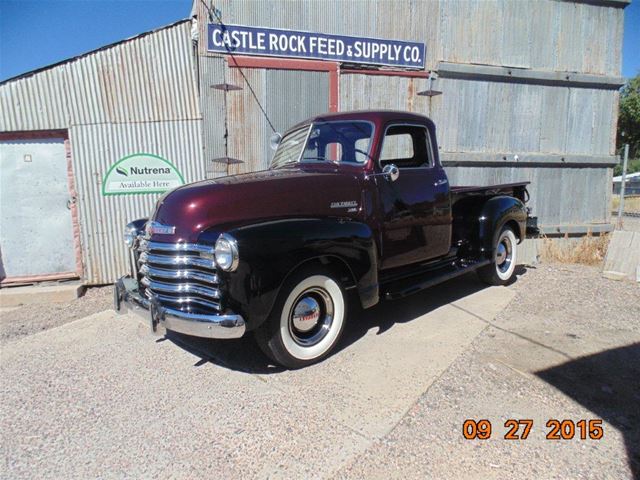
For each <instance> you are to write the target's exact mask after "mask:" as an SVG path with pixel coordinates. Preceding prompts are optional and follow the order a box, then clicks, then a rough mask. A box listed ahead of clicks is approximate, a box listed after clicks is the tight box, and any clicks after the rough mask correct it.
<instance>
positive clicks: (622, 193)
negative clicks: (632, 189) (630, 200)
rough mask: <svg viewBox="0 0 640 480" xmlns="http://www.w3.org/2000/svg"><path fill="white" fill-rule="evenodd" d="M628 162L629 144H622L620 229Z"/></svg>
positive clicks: (620, 226)
mask: <svg viewBox="0 0 640 480" xmlns="http://www.w3.org/2000/svg"><path fill="white" fill-rule="evenodd" d="M628 162H629V144H628V143H625V145H624V160H623V161H622V178H621V182H620V204H619V205H618V228H619V229H622V217H623V215H624V187H625V183H626V181H627V163H628Z"/></svg>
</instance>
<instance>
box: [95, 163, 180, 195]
mask: <svg viewBox="0 0 640 480" xmlns="http://www.w3.org/2000/svg"><path fill="white" fill-rule="evenodd" d="M180 185H184V178H183V177H182V174H181V173H180V172H179V171H178V169H177V168H176V167H175V166H174V165H173V164H172V163H171V162H170V161H169V160H165V159H164V158H162V157H159V156H158V155H153V154H151V153H134V154H133V155H128V156H126V157H124V158H122V159H120V160H118V161H117V162H116V163H114V164H113V165H112V166H111V168H110V169H109V171H108V172H107V174H106V175H105V176H104V179H103V181H102V195H125V194H135V193H137V194H142V193H162V192H166V191H167V190H171V189H172V188H175V187H179V186H180Z"/></svg>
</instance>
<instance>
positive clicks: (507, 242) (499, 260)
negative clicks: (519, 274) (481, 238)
mask: <svg viewBox="0 0 640 480" xmlns="http://www.w3.org/2000/svg"><path fill="white" fill-rule="evenodd" d="M512 259H513V245H511V239H509V237H507V236H506V235H505V236H503V237H501V238H500V241H499V242H498V247H497V248H496V266H497V267H498V270H499V271H500V272H501V273H505V272H506V271H508V270H509V267H510V266H511V261H512Z"/></svg>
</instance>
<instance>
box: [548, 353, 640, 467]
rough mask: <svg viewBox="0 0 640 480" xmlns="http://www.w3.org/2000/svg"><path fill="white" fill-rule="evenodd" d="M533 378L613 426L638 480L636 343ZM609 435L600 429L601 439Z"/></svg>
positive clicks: (639, 362)
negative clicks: (542, 381)
mask: <svg viewBox="0 0 640 480" xmlns="http://www.w3.org/2000/svg"><path fill="white" fill-rule="evenodd" d="M536 375H537V376H538V377H540V378H541V379H542V380H544V381H545V382H547V383H549V384H551V385H553V386H554V387H555V388H557V389H558V390H560V391H561V392H562V393H564V394H565V395H567V396H568V397H571V398H572V399H574V400H575V401H576V402H578V403H580V404H581V405H583V406H584V407H586V408H588V409H589V410H591V411H592V412H593V413H594V415H597V417H598V418H600V419H602V420H604V421H606V422H607V423H609V424H610V425H613V426H614V427H615V428H616V429H617V430H618V431H619V432H620V433H621V434H622V435H623V437H624V442H625V446H626V449H627V457H628V461H629V467H630V468H631V472H632V476H633V478H640V343H634V344H631V345H627V346H624V347H619V348H614V349H611V350H605V351H603V352H600V353H596V354H594V355H589V356H586V357H581V358H578V359H576V360H571V361H569V362H566V363H563V364H561V365H558V366H555V367H551V368H549V369H546V370H542V371H539V372H536ZM593 418H595V417H593ZM559 420H562V419H559ZM575 420H576V421H577V420H578V419H575ZM587 420H590V419H587ZM610 434H611V432H608V431H607V427H606V426H604V437H607V436H608V435H610ZM576 435H577V431H576Z"/></svg>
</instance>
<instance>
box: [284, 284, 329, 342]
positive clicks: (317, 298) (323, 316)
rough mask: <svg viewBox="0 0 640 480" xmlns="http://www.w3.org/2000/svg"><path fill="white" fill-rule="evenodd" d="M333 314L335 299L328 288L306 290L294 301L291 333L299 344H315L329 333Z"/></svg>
mask: <svg viewBox="0 0 640 480" xmlns="http://www.w3.org/2000/svg"><path fill="white" fill-rule="evenodd" d="M333 315H334V307H333V301H332V300H331V296H330V295H329V294H328V293H327V291H326V290H324V289H323V288H319V287H314V288H310V289H308V290H305V291H304V292H302V293H301V294H300V295H299V296H298V298H297V299H296V301H295V302H293V307H292V308H291V312H290V313H289V333H290V334H291V337H292V338H293V339H294V341H295V342H296V343H298V344H299V345H302V346H305V347H309V346H312V345H315V344H316V343H318V342H320V341H321V340H322V339H323V338H324V337H325V336H326V335H327V333H329V330H330V329H331V324H332V323H333Z"/></svg>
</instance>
